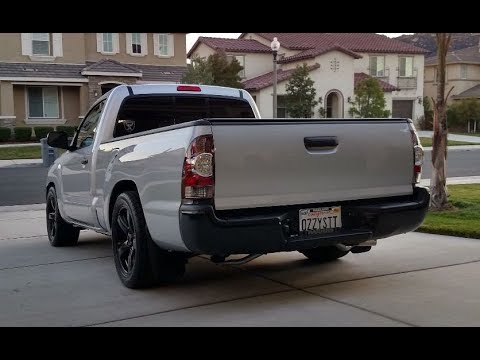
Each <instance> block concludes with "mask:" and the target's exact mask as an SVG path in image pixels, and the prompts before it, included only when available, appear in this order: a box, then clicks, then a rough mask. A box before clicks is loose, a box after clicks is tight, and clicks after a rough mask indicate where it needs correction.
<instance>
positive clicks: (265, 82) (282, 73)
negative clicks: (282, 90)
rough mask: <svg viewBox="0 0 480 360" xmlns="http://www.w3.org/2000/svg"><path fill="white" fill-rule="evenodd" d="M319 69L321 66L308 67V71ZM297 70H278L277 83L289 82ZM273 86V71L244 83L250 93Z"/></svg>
mask: <svg viewBox="0 0 480 360" xmlns="http://www.w3.org/2000/svg"><path fill="white" fill-rule="evenodd" d="M319 67H320V65H319V64H315V65H311V66H309V67H308V71H312V70H315V69H318V68H319ZM295 70H296V69H290V70H283V69H278V70H277V82H282V81H285V80H288V79H289V78H290V77H291V76H292V75H293V72H294V71H295ZM272 85H273V71H271V72H269V73H266V74H263V75H260V76H257V77H254V78H251V79H248V80H245V81H243V86H244V89H245V90H250V91H257V90H261V89H264V88H266V87H269V86H272Z"/></svg>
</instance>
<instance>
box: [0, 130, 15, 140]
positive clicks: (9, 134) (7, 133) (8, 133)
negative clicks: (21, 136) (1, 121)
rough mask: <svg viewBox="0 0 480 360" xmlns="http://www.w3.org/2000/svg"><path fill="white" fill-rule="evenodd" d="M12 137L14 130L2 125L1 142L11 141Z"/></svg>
mask: <svg viewBox="0 0 480 360" xmlns="http://www.w3.org/2000/svg"><path fill="white" fill-rule="evenodd" d="M11 138H12V131H11V130H10V128H7V127H0V142H6V141H10V139H11Z"/></svg>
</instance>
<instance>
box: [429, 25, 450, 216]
mask: <svg viewBox="0 0 480 360" xmlns="http://www.w3.org/2000/svg"><path fill="white" fill-rule="evenodd" d="M450 39H451V34H446V33H437V56H438V77H439V79H438V88H437V100H436V101H434V107H433V144H432V146H433V149H432V165H433V169H432V177H431V179H430V192H431V202H430V206H431V207H432V208H434V209H438V210H441V209H445V208H446V207H447V206H448V195H447V135H448V128H447V111H446V110H447V106H446V101H447V99H446V98H445V67H446V64H445V60H446V55H447V52H448V48H449V46H450ZM447 98H448V95H447Z"/></svg>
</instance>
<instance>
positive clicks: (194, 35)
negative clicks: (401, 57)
mask: <svg viewBox="0 0 480 360" xmlns="http://www.w3.org/2000/svg"><path fill="white" fill-rule="evenodd" d="M240 34H241V33H189V34H187V51H189V50H190V48H191V47H192V46H193V44H195V41H196V40H197V39H198V37H199V36H209V37H222V38H232V39H236V38H238V37H239V36H240ZM379 34H382V35H386V36H388V37H396V36H400V35H404V34H407V35H409V34H413V33H379Z"/></svg>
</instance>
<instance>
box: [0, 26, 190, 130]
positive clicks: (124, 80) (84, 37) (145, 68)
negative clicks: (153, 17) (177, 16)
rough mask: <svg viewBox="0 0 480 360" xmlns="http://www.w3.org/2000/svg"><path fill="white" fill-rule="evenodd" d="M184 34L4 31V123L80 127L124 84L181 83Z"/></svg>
mask: <svg viewBox="0 0 480 360" xmlns="http://www.w3.org/2000/svg"><path fill="white" fill-rule="evenodd" d="M185 36H186V34H185V33H174V34H167V33H165V34H161V33H158V34H156V33H0V44H2V47H1V48H0V126H22V125H23V126H25V125H29V126H32V125H33V126H34V125H61V124H67V125H77V124H78V123H79V121H80V120H81V119H82V117H83V115H84V114H85V112H86V111H87V109H88V107H89V106H90V104H92V103H93V102H94V101H95V100H96V99H97V98H98V97H99V96H101V95H102V94H103V93H105V92H106V91H108V90H110V89H111V88H113V87H115V86H117V85H119V84H134V83H146V82H148V83H172V82H177V83H178V82H180V80H181V77H182V75H183V73H184V72H185V70H186V48H185V47H186V42H185Z"/></svg>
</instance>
